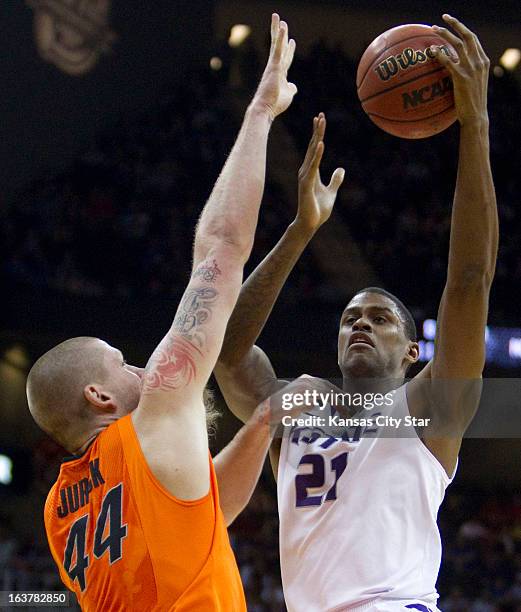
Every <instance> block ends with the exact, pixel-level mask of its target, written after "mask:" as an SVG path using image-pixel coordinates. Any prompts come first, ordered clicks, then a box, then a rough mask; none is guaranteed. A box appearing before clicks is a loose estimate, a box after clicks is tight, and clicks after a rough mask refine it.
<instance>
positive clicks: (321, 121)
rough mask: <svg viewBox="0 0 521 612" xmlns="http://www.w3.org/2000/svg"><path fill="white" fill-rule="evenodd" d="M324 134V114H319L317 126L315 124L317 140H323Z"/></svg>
mask: <svg viewBox="0 0 521 612" xmlns="http://www.w3.org/2000/svg"><path fill="white" fill-rule="evenodd" d="M325 133H326V116H325V115H324V113H320V114H319V115H318V124H317V136H318V139H319V140H323V139H324V134H325Z"/></svg>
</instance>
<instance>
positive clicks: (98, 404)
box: [83, 384, 117, 412]
mask: <svg viewBox="0 0 521 612" xmlns="http://www.w3.org/2000/svg"><path fill="white" fill-rule="evenodd" d="M83 395H84V397H85V399H86V400H87V401H88V402H89V404H91V405H92V406H93V407H94V408H95V409H96V410H98V411H100V412H114V411H115V410H117V405H116V402H115V401H114V398H113V397H112V395H110V394H109V393H107V391H105V390H104V389H102V388H101V387H100V386H99V385H96V384H90V385H86V386H85V388H84V389H83Z"/></svg>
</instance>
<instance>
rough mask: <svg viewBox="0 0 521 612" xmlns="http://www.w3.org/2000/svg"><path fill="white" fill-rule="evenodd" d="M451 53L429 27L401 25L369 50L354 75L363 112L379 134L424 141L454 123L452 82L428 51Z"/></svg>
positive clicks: (388, 31)
mask: <svg viewBox="0 0 521 612" xmlns="http://www.w3.org/2000/svg"><path fill="white" fill-rule="evenodd" d="M431 45H436V46H438V45H439V46H440V47H441V52H442V53H445V54H447V55H450V53H453V54H454V55H456V52H455V51H454V49H453V48H452V47H451V46H450V45H449V44H448V43H447V42H446V41H445V40H443V39H442V38H441V37H440V36H438V35H437V34H435V33H434V32H433V31H432V29H431V28H430V27H429V26H426V25H420V24H409V25H401V26H397V27H395V28H391V29H390V30H387V31H386V32H384V33H383V34H380V36H378V37H377V38H375V40H373V42H372V43H371V44H370V45H369V47H367V49H366V50H365V52H364V54H363V55H362V58H361V60H360V63H359V65H358V71H357V74H356V88H357V92H358V98H359V100H360V102H361V104H362V108H363V109H364V111H365V112H366V113H367V115H368V116H369V118H370V119H371V120H372V121H373V122H374V123H375V124H376V125H377V126H378V127H380V128H382V129H383V130H385V131H386V132H388V133H389V134H393V135H394V136H399V137H401V138H427V137H429V136H433V135H434V134H438V133H439V132H442V131H443V130H445V129H446V128H447V127H449V125H451V124H452V123H454V121H455V120H456V111H455V108H454V96H453V87H452V79H451V77H450V75H449V73H448V71H447V69H446V68H445V67H444V66H443V65H442V64H441V63H440V62H439V61H438V60H437V59H436V57H435V55H434V54H433V53H432V51H431V49H430V47H431Z"/></svg>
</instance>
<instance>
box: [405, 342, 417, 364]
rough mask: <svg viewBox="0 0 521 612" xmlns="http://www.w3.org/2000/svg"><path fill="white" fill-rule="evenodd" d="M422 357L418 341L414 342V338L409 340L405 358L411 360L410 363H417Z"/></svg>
mask: <svg viewBox="0 0 521 612" xmlns="http://www.w3.org/2000/svg"><path fill="white" fill-rule="evenodd" d="M419 358H420V346H419V344H418V343H417V342H413V341H412V340H411V341H410V342H409V345H408V347H407V355H406V356H405V360H406V361H408V362H409V364H410V365H412V364H413V363H416V362H417V361H418V359H419Z"/></svg>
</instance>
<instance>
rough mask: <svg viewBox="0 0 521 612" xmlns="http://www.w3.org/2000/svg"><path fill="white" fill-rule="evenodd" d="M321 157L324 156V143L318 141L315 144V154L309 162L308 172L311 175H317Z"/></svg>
mask: <svg viewBox="0 0 521 612" xmlns="http://www.w3.org/2000/svg"><path fill="white" fill-rule="evenodd" d="M322 155H324V143H323V142H322V140H320V141H319V142H318V143H317V146H316V149H315V154H314V155H313V159H312V160H311V166H310V171H311V174H312V175H315V174H316V173H318V168H319V166H320V162H321V161H322Z"/></svg>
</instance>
